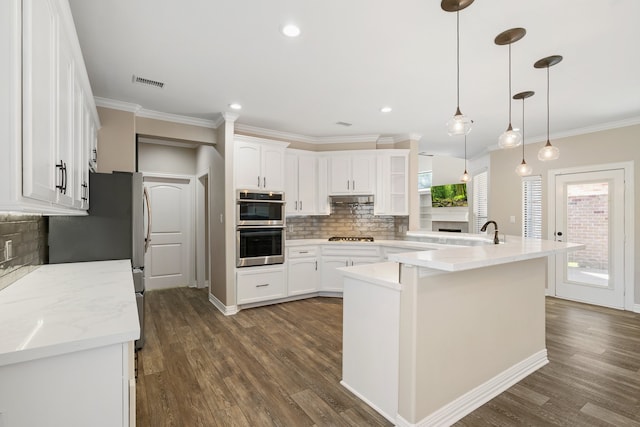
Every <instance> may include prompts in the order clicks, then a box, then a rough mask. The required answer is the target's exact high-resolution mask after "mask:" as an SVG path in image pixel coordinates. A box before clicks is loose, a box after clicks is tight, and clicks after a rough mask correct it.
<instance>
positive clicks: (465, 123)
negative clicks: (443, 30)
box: [440, 0, 473, 136]
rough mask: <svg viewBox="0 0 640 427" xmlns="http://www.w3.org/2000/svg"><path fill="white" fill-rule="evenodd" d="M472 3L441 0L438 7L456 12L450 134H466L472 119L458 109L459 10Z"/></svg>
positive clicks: (471, 0) (461, 0)
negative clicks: (453, 107)
mask: <svg viewBox="0 0 640 427" xmlns="http://www.w3.org/2000/svg"><path fill="white" fill-rule="evenodd" d="M471 3H473V0H442V3H441V4H440V7H442V9H443V10H444V11H446V12H455V13H456V71H457V74H456V93H457V107H456V113H455V114H454V115H453V117H452V118H451V119H449V121H448V122H447V132H448V133H449V135H450V136H454V135H466V134H468V133H469V132H470V131H471V125H472V124H473V121H472V120H471V119H470V118H469V117H467V116H465V115H464V114H462V112H461V111H460V11H461V10H462V9H464V8H466V7H468V6H470V5H471Z"/></svg>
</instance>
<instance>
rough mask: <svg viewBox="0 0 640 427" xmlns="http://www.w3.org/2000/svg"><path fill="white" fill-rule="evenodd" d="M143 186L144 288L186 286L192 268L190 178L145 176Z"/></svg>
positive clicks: (189, 283) (190, 277)
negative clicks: (146, 204) (145, 197)
mask: <svg viewBox="0 0 640 427" xmlns="http://www.w3.org/2000/svg"><path fill="white" fill-rule="evenodd" d="M144 186H145V188H146V190H147V192H148V193H149V204H150V211H151V226H150V238H151V240H150V242H149V247H148V250H147V252H146V254H145V268H144V271H145V286H146V289H147V290H153V289H164V288H173V287H178V286H189V285H191V280H192V275H191V272H192V270H194V269H195V267H193V266H192V265H191V264H193V262H192V260H193V256H192V253H191V246H192V244H191V236H190V235H191V232H190V229H191V227H192V224H193V221H192V218H191V216H192V209H191V205H192V197H191V193H192V190H191V181H190V180H189V179H186V178H185V179H179V178H155V177H149V176H145V177H144ZM145 220H146V219H145ZM145 229H146V225H145Z"/></svg>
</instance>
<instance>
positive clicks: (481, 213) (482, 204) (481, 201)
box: [471, 171, 488, 233]
mask: <svg viewBox="0 0 640 427" xmlns="http://www.w3.org/2000/svg"><path fill="white" fill-rule="evenodd" d="M471 182H472V183H473V226H474V232H475V233H479V232H480V228H481V227H482V225H483V224H484V223H485V222H487V217H488V205H487V172H486V171H484V172H481V173H479V174H478V175H475V176H474V177H473V180H472V181H471Z"/></svg>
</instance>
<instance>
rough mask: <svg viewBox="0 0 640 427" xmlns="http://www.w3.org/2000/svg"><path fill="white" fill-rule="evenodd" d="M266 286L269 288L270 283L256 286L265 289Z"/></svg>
mask: <svg viewBox="0 0 640 427" xmlns="http://www.w3.org/2000/svg"><path fill="white" fill-rule="evenodd" d="M265 286H269V284H268V283H264V284H262V285H256V288H264V287H265Z"/></svg>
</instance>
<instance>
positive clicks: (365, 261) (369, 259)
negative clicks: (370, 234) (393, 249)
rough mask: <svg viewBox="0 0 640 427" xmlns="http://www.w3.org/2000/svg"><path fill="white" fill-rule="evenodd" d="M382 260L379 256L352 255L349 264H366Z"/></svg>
mask: <svg viewBox="0 0 640 427" xmlns="http://www.w3.org/2000/svg"><path fill="white" fill-rule="evenodd" d="M378 262H380V258H378V257H351V262H350V263H349V265H366V264H376V263H378Z"/></svg>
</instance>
